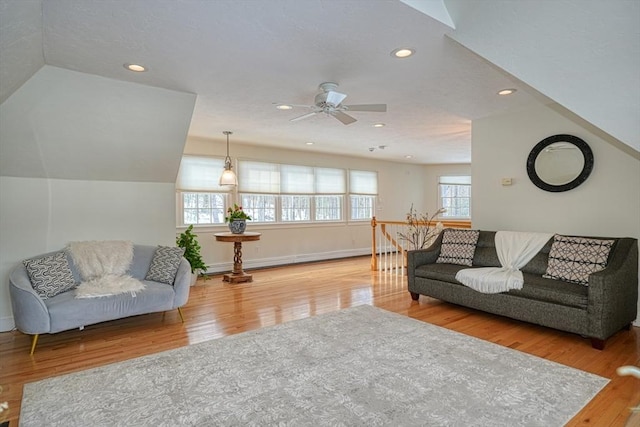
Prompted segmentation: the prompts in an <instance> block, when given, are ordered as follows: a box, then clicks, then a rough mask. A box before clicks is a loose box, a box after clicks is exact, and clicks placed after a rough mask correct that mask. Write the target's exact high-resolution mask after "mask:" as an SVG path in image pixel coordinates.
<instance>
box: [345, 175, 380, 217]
mask: <svg viewBox="0 0 640 427" xmlns="http://www.w3.org/2000/svg"><path fill="white" fill-rule="evenodd" d="M349 193H350V195H349V202H350V206H351V216H350V219H352V220H368V219H371V218H373V216H374V212H375V209H374V208H375V206H374V205H375V203H374V202H375V199H376V196H377V194H378V173H377V172H372V171H358V170H350V171H349Z"/></svg>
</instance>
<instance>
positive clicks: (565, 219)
mask: <svg viewBox="0 0 640 427" xmlns="http://www.w3.org/2000/svg"><path fill="white" fill-rule="evenodd" d="M556 134H571V135H575V136H578V137H580V138H582V139H583V140H585V141H586V142H587V144H589V146H590V147H591V150H592V151H593V155H594V168H593V172H592V173H591V175H590V177H589V178H588V179H587V180H586V181H585V182H584V183H583V184H582V185H581V186H579V187H578V188H575V189H573V190H570V191H567V192H562V193H550V192H546V191H543V190H541V189H539V188H538V187H536V186H534V185H533V183H531V181H530V180H529V177H528V176H527V171H526V161H527V157H528V155H529V152H530V151H531V149H532V148H533V147H534V146H535V145H536V144H537V143H538V142H539V141H541V140H542V139H544V138H546V137H548V136H551V135H556ZM472 141H473V142H472V144H473V153H472V159H473V160H472V168H471V169H472V180H473V207H472V217H473V226H474V228H479V229H485V230H520V231H544V232H557V233H563V234H564V233H566V234H576V235H589V236H605V237H609V236H610V237H634V238H640V160H638V159H636V158H634V157H633V156H631V155H629V154H626V153H625V152H623V151H621V150H619V149H618V148H616V147H615V146H613V145H612V144H610V143H608V142H607V141H605V140H603V139H601V138H599V137H598V136H596V135H594V134H592V133H590V132H588V131H587V130H585V129H584V128H582V127H581V126H579V125H577V124H575V123H573V122H572V121H569V120H567V119H566V118H564V117H563V116H561V115H560V114H558V113H556V112H555V111H553V110H552V109H550V108H547V107H544V106H540V107H535V108H530V109H527V110H524V111H520V112H514V113H510V114H504V115H501V116H494V117H489V118H485V119H481V120H476V121H474V122H473V131H472ZM501 178H512V179H513V185H512V186H508V187H503V186H502V185H501ZM639 312H640V308H639Z"/></svg>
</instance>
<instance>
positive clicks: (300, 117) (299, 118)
mask: <svg viewBox="0 0 640 427" xmlns="http://www.w3.org/2000/svg"><path fill="white" fill-rule="evenodd" d="M316 114H318V112H317V111H313V112H311V113H307V114H303V115H301V116H298V117H294V118H293V119H291V120H289V121H290V122H297V121H298V120H303V119H306V118H308V117H311V116H315V115H316Z"/></svg>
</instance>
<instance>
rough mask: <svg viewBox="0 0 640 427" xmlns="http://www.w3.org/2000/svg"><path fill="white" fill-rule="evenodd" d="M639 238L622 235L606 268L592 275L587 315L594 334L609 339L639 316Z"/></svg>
mask: <svg viewBox="0 0 640 427" xmlns="http://www.w3.org/2000/svg"><path fill="white" fill-rule="evenodd" d="M637 304H638V241H637V240H636V239H631V238H623V239H620V240H619V241H618V244H617V245H616V247H615V248H614V252H613V253H612V254H611V257H610V261H609V264H608V265H607V268H605V269H604V270H602V271H599V272H597V273H593V274H591V275H589V297H588V307H587V311H588V315H589V332H590V335H591V336H592V337H595V338H599V339H606V338H608V337H609V336H611V335H613V334H614V333H615V332H617V331H618V330H620V329H621V328H623V327H624V326H626V325H628V324H629V323H631V322H632V321H633V320H635V319H636V316H637V310H638V305H637Z"/></svg>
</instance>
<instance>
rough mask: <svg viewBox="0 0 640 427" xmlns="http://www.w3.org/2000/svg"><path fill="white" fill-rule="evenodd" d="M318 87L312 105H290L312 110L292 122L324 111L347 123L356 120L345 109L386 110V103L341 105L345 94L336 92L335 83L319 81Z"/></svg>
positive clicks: (380, 111) (379, 111)
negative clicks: (319, 91)
mask: <svg viewBox="0 0 640 427" xmlns="http://www.w3.org/2000/svg"><path fill="white" fill-rule="evenodd" d="M318 88H319V89H320V90H322V92H321V93H319V94H317V95H316V97H315V100H314V105H291V106H292V107H305V108H310V109H311V110H312V111H311V112H310V113H306V114H303V115H301V116H298V117H294V118H293V119H291V121H292V122H296V121H298V120H302V119H306V118H308V117H311V116H315V115H316V114H319V113H325V114H327V115H329V116H333V117H335V118H336V119H338V120H340V121H341V122H342V123H343V124H345V125H349V124H351V123H354V122H356V121H357V120H356V119H355V118H354V117H352V116H350V115H349V114H347V113H346V111H369V112H377V113H384V112H386V111H387V104H360V105H343V104H342V101H344V99H345V98H346V97H347V95H345V94H344V93H340V92H336V89H337V88H338V84H337V83H331V82H325V83H321V84H320V86H318ZM279 105H285V104H279ZM286 105H290V104H286Z"/></svg>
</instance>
